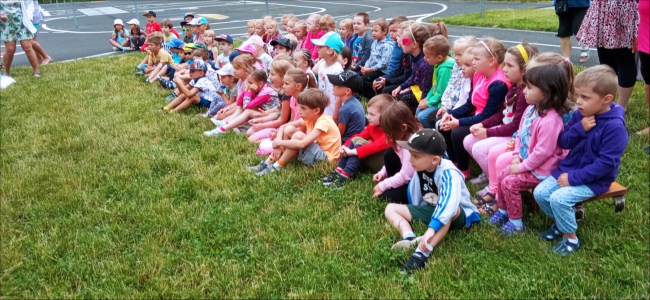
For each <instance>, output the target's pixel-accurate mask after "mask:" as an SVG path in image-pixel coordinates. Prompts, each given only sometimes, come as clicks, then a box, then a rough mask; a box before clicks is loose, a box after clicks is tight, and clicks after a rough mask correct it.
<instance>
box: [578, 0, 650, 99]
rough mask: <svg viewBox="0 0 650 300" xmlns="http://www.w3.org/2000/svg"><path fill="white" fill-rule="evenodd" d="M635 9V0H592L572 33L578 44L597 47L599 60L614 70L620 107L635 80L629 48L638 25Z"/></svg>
mask: <svg viewBox="0 0 650 300" xmlns="http://www.w3.org/2000/svg"><path fill="white" fill-rule="evenodd" d="M643 1H647V0H643ZM637 9H638V5H637V0H593V1H592V2H591V6H589V10H587V14H586V15H585V18H584V20H583V22H582V26H581V27H580V31H578V34H577V35H576V38H577V39H578V40H579V41H580V45H581V46H592V47H597V50H598V59H599V60H600V63H601V64H605V65H608V66H610V67H612V69H614V71H616V74H617V75H618V101H616V102H618V104H619V105H621V106H623V108H626V106H627V102H628V101H629V100H630V95H632V88H633V87H634V84H635V83H636V75H637V69H636V62H635V59H634V52H633V51H634V50H633V49H634V48H635V47H634V43H635V41H636V37H637V29H638V24H639V13H638V11H637ZM626 109H627V108H626Z"/></svg>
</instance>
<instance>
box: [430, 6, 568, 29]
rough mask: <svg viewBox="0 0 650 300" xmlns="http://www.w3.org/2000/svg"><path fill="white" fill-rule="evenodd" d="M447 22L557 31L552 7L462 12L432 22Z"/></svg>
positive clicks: (450, 23) (556, 22) (555, 16)
mask: <svg viewBox="0 0 650 300" xmlns="http://www.w3.org/2000/svg"><path fill="white" fill-rule="evenodd" d="M440 21H442V22H445V24H447V25H463V26H479V27H492V28H511V29H525V30H538V31H551V32H556V31H557V27H558V20H557V15H556V14H555V10H552V9H538V8H530V9H494V10H486V11H484V12H483V18H482V19H480V18H479V13H470V14H462V15H456V16H450V17H442V18H434V19H432V20H431V22H440Z"/></svg>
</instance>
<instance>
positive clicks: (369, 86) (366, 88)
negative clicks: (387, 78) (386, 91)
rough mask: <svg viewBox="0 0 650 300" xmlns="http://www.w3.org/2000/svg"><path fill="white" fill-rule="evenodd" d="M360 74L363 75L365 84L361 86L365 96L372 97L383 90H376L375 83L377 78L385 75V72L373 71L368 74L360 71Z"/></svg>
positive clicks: (362, 78)
mask: <svg viewBox="0 0 650 300" xmlns="http://www.w3.org/2000/svg"><path fill="white" fill-rule="evenodd" d="M359 75H360V76H361V80H362V82H363V86H362V87H361V94H362V95H363V96H364V97H366V98H368V99H370V98H372V97H374V96H376V95H377V94H379V93H381V91H375V87H374V84H375V79H377V78H379V77H380V76H381V75H384V73H383V72H381V71H373V72H370V73H366V74H361V73H359Z"/></svg>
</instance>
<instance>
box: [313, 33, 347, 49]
mask: <svg viewBox="0 0 650 300" xmlns="http://www.w3.org/2000/svg"><path fill="white" fill-rule="evenodd" d="M311 42H312V44H314V45H316V46H327V47H330V48H332V49H334V51H336V52H338V53H341V51H343V47H344V46H345V44H343V41H342V40H341V35H339V34H338V33H336V32H333V31H331V32H328V33H326V34H325V35H323V36H322V37H321V38H320V39H312V40H311Z"/></svg>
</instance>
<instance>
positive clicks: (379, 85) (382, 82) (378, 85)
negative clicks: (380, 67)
mask: <svg viewBox="0 0 650 300" xmlns="http://www.w3.org/2000/svg"><path fill="white" fill-rule="evenodd" d="M385 86H386V78H384V77H379V78H377V79H376V80H375V82H374V83H373V87H374V88H375V90H378V89H383V88H384V87H385Z"/></svg>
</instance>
